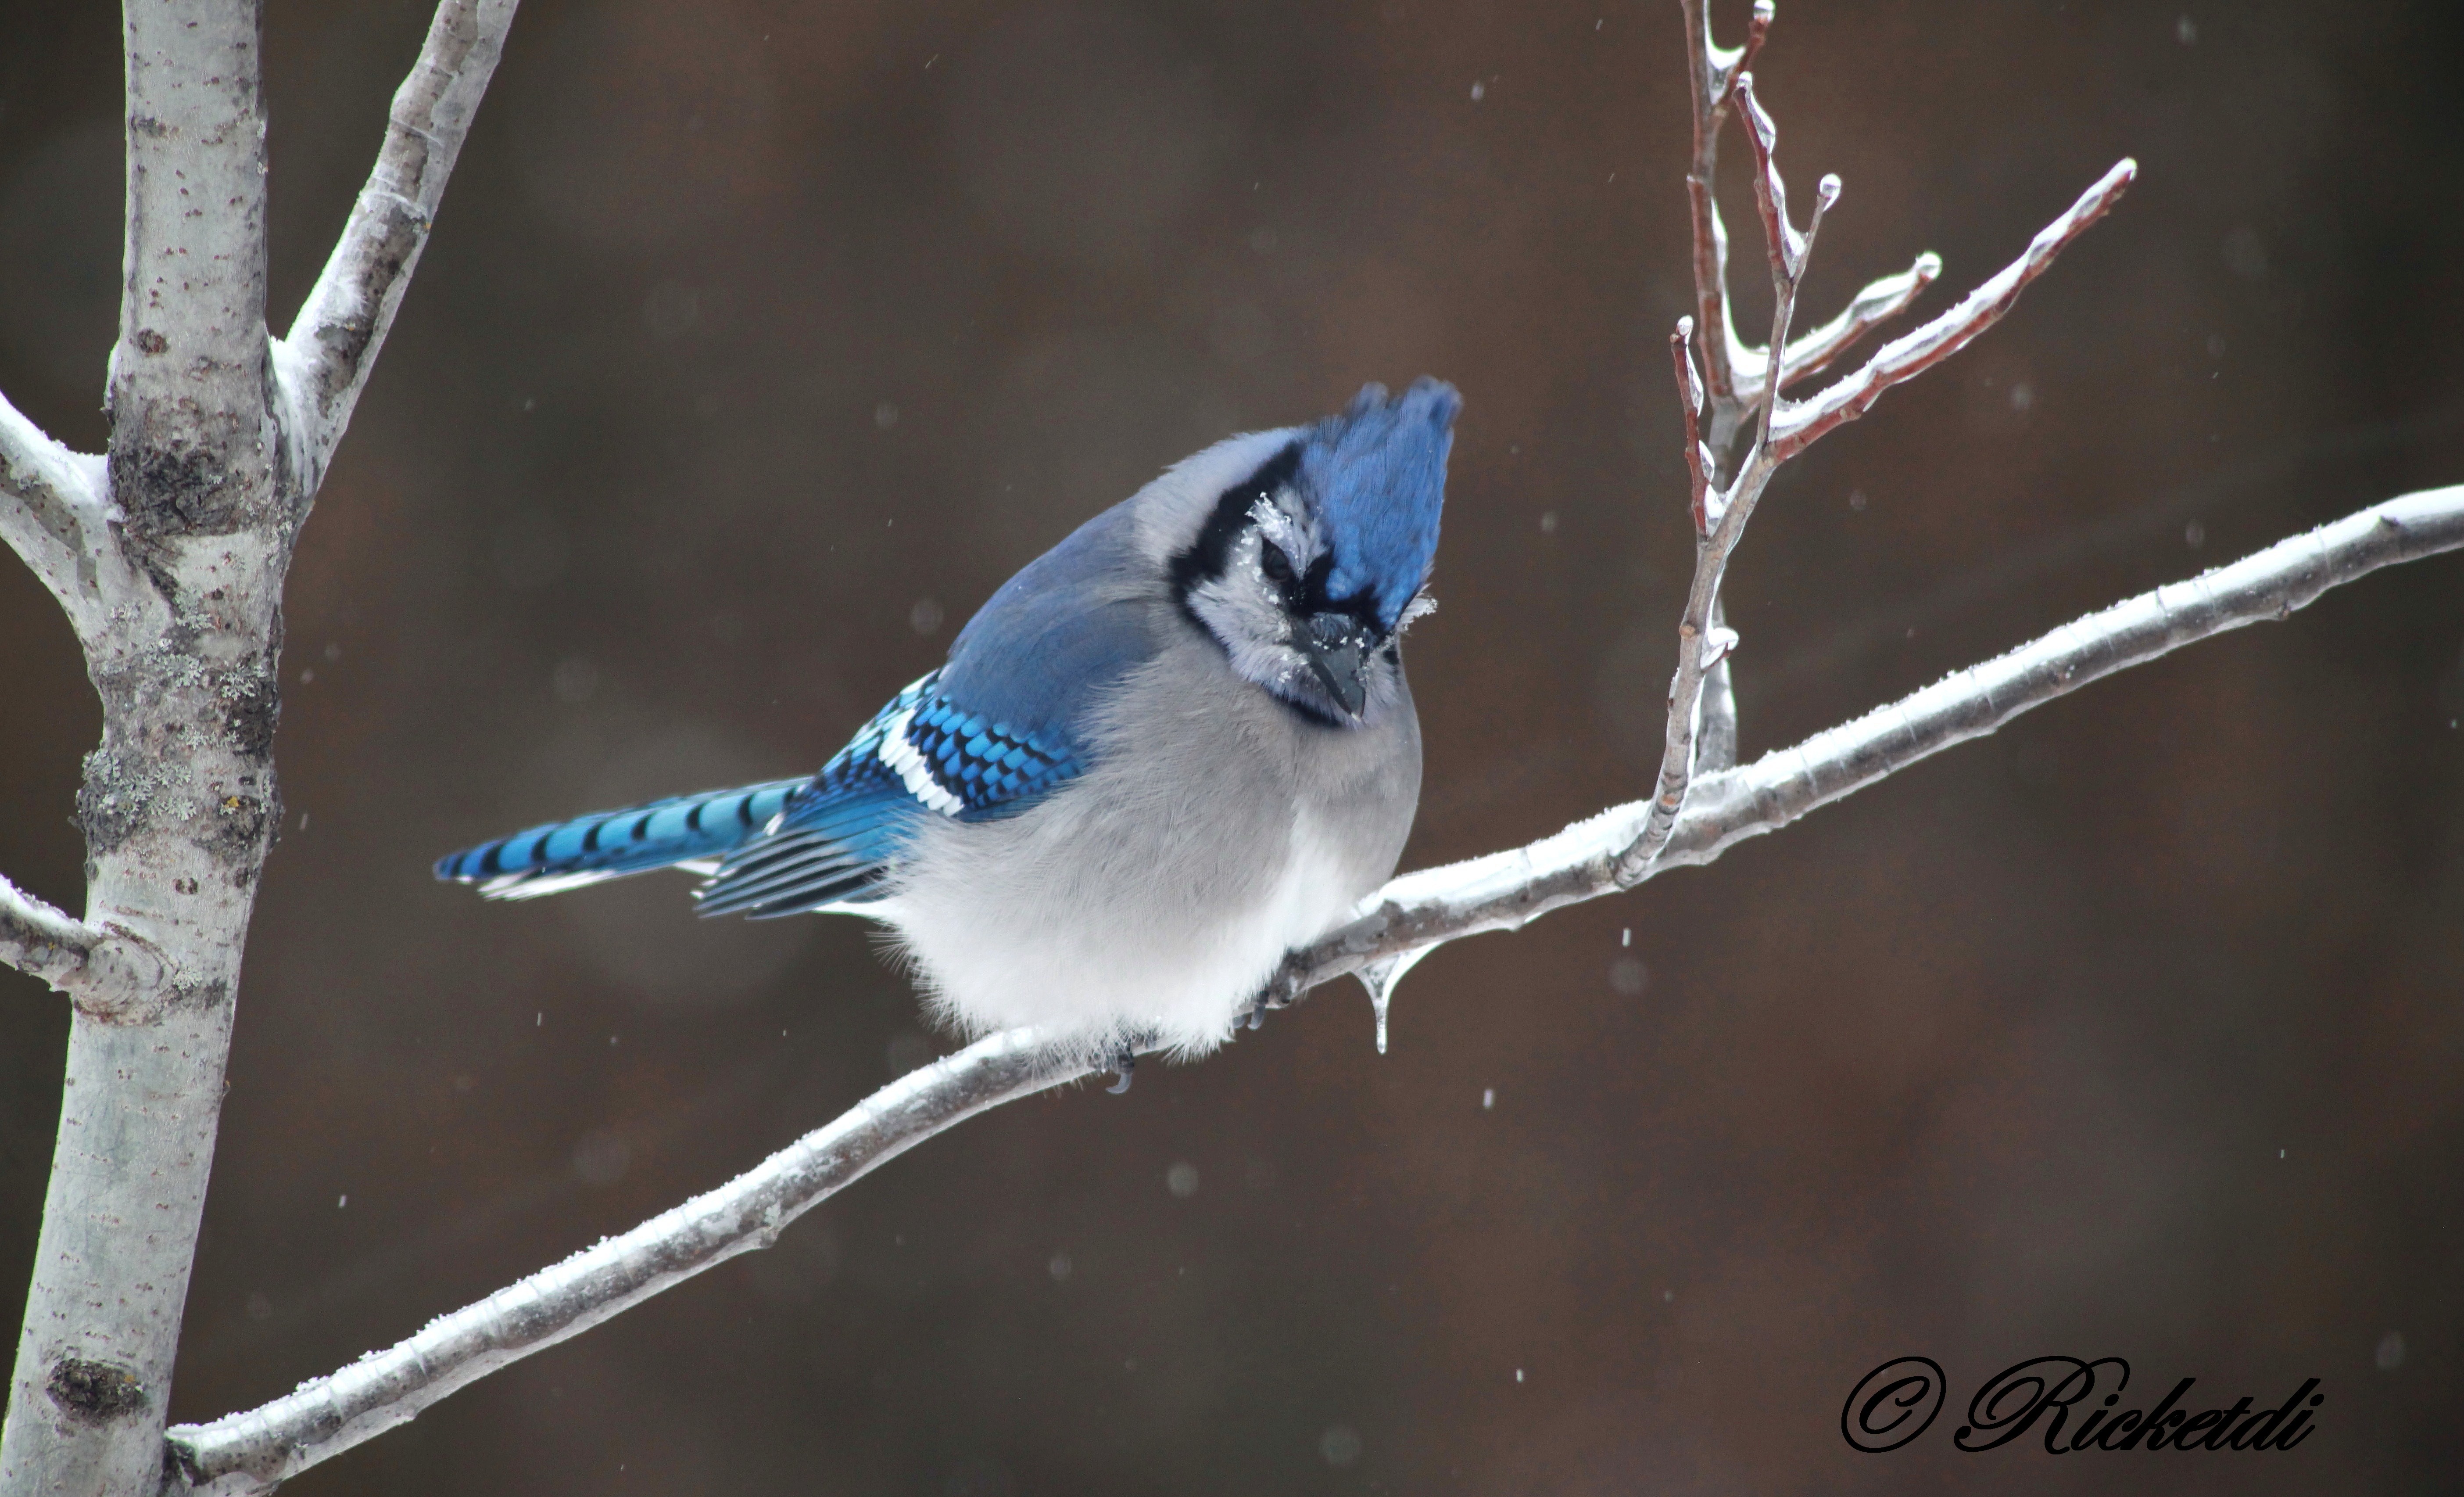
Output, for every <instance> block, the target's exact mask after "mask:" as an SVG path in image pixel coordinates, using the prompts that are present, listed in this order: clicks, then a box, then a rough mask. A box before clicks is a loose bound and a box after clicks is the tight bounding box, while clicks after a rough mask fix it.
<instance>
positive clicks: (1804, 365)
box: [1731, 250, 1942, 389]
mask: <svg viewBox="0 0 2464 1497" xmlns="http://www.w3.org/2000/svg"><path fill="white" fill-rule="evenodd" d="M1940 275H1942V256H1940V255H1938V254H1936V253H1933V252H1932V251H1930V250H1928V251H1926V252H1925V253H1923V254H1920V255H1918V256H1917V258H1916V263H1915V264H1913V265H1911V266H1909V267H1908V268H1907V269H1906V270H1903V271H1902V272H1900V273H1899V274H1898V275H1885V276H1883V277H1882V278H1881V279H1880V280H1877V281H1872V282H1869V283H1868V284H1867V285H1866V287H1865V289H1864V290H1862V291H1859V293H1857V295H1856V296H1854V297H1850V298H1849V301H1848V305H1847V307H1846V308H1845V309H1844V310H1842V311H1841V312H1840V314H1839V315H1838V316H1837V317H1836V318H1833V319H1831V320H1830V321H1828V322H1825V323H1823V324H1822V325H1821V326H1820V327H1817V328H1815V330H1814V331H1813V332H1811V333H1808V334H1806V335H1805V336H1804V337H1802V338H1799V339H1797V340H1796V341H1793V342H1792V343H1790V344H1789V345H1788V370H1787V373H1786V375H1785V382H1786V384H1788V385H1794V384H1795V383H1796V382H1797V381H1799V380H1803V379H1807V378H1810V377H1811V376H1813V375H1815V374H1818V373H1820V372H1821V371H1822V370H1824V369H1826V368H1828V367H1829V366H1830V364H1831V362H1832V361H1833V360H1835V359H1837V358H1838V357H1839V356H1840V355H1841V354H1843V353H1845V352H1847V351H1848V350H1849V349H1850V348H1851V347H1853V346H1855V345H1856V342H1857V340H1859V339H1860V338H1862V337H1864V336H1865V335H1866V334H1867V333H1869V332H1872V331H1873V330H1874V329H1875V328H1877V327H1879V326H1881V324H1882V323H1884V322H1887V321H1889V320H1890V319H1893V318H1895V317H1898V316H1899V315H1900V314H1901V313H1903V312H1904V311H1906V310H1907V308H1908V305H1909V303H1911V302H1913V301H1915V300H1916V299H1917V297H1920V296H1922V295H1924V294H1925V288H1926V287H1927V286H1930V285H1932V284H1933V283H1934V281H1935V279H1936V278H1937V277H1939V276H1940ZM1731 358H1732V359H1733V361H1734V365H1735V368H1736V371H1737V379H1738V380H1739V381H1740V382H1741V383H1742V384H1743V385H1745V387H1746V388H1748V389H1751V388H1753V387H1754V385H1756V384H1758V383H1760V382H1761V381H1762V380H1763V378H1764V369H1763V360H1764V358H1765V353H1764V350H1762V349H1760V348H1739V349H1736V350H1734V351H1733V352H1732V354H1731Z"/></svg>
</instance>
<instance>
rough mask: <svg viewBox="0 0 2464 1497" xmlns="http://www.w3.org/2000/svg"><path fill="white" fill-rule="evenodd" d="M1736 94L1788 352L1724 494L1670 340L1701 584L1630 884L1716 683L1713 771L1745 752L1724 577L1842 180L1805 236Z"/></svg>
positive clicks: (1657, 843)
mask: <svg viewBox="0 0 2464 1497" xmlns="http://www.w3.org/2000/svg"><path fill="white" fill-rule="evenodd" d="M1735 93H1736V99H1737V103H1738V105H1739V107H1740V108H1741V109H1742V110H1743V112H1744V117H1745V123H1746V138H1747V141H1748V143H1749V144H1750V145H1751V146H1752V147H1753V152H1754V167H1755V172H1754V201H1755V203H1756V204H1757V205H1758V206H1759V207H1760V209H1761V210H1762V219H1763V236H1764V239H1765V240H1766V242H1767V243H1768V245H1769V249H1770V261H1771V303H1772V305H1771V342H1770V344H1769V345H1768V346H1770V347H1772V348H1777V349H1780V350H1782V354H1781V358H1780V360H1779V362H1778V363H1773V364H1771V366H1770V367H1769V369H1768V371H1767V372H1766V374H1765V377H1764V380H1763V393H1762V398H1761V400H1760V401H1759V402H1758V404H1759V405H1760V406H1761V407H1762V412H1763V415H1762V423H1761V427H1760V429H1758V430H1757V431H1756V432H1755V435H1754V443H1753V449H1752V451H1750V452H1749V453H1748V454H1747V457H1746V460H1745V462H1744V464H1743V465H1742V467H1741V469H1740V471H1739V472H1738V473H1737V476H1736V479H1735V481H1734V482H1733V483H1731V484H1729V485H1728V486H1727V489H1726V491H1725V492H1724V491H1723V490H1721V489H1720V488H1719V487H1718V486H1717V483H1716V481H1714V480H1713V479H1712V476H1711V475H1712V473H1714V471H1715V468H1714V462H1713V460H1712V459H1713V456H1714V454H1713V453H1712V452H1711V451H1710V450H1709V449H1707V448H1705V447H1704V446H1703V444H1702V442H1701V440H1700V432H1699V422H1698V418H1697V412H1696V410H1695V402H1696V399H1697V395H1696V389H1695V385H1694V366H1693V362H1692V361H1691V360H1690V359H1688V358H1687V357H1686V349H1687V345H1688V343H1689V342H1690V339H1689V337H1688V335H1689V333H1690V331H1691V329H1690V328H1689V327H1688V326H1687V325H1686V324H1685V323H1684V322H1681V323H1680V324H1679V326H1678V332H1677V337H1676V339H1675V340H1674V341H1673V342H1672V344H1671V347H1672V351H1673V353H1674V355H1675V358H1676V361H1677V380H1678V386H1679V391H1680V394H1681V396H1682V398H1683V402H1684V404H1685V407H1686V411H1685V432H1686V448H1687V452H1686V468H1687V472H1688V476H1689V479H1690V481H1691V483H1692V486H1693V511H1694V526H1695V534H1696V538H1697V539H1696V541H1695V547H1694V581H1693V583H1692V585H1691V586H1690V587H1689V588H1688V589H1687V591H1686V595H1685V612H1684V615H1683V617H1682V618H1681V619H1680V620H1679V621H1678V625H1677V674H1676V678H1675V679H1674V680H1672V681H1671V682H1670V683H1669V687H1668V727H1667V733H1666V736H1665V740H1664V742H1663V744H1662V747H1661V759H1660V783H1659V788H1658V790H1657V792H1656V793H1655V794H1654V795H1653V797H1652V802H1651V813H1650V815H1648V816H1647V817H1645V818H1644V820H1643V824H1642V826H1641V828H1640V830H1639V831H1638V832H1637V833H1636V835H1635V839H1634V842H1633V844H1632V845H1631V846H1630V847H1628V848H1626V849H1625V851H1624V852H1623V853H1621V854H1620V855H1619V856H1618V858H1617V878H1618V880H1619V881H1620V882H1621V883H1625V884H1632V883H1634V882H1636V881H1637V880H1638V879H1639V878H1640V877H1641V875H1642V871H1643V870H1645V869H1647V868H1649V867H1650V866H1651V862H1652V859H1654V858H1656V857H1658V856H1659V855H1660V849H1661V848H1662V847H1664V846H1665V845H1666V844H1667V841H1668V839H1669V837H1670V836H1671V835H1672V834H1673V833H1674V832H1675V831H1676V829H1677V818H1678V814H1679V812H1681V811H1682V810H1683V809H1684V805H1685V797H1686V795H1687V793H1688V790H1689V787H1690V786H1691V785H1692V783H1693V780H1694V773H1695V769H1696V761H1697V757H1698V746H1699V744H1700V742H1701V739H1702V735H1703V730H1704V727H1705V717H1704V699H1705V688H1706V687H1707V686H1708V685H1709V684H1710V683H1711V682H1713V681H1714V680H1716V681H1717V682H1718V690H1717V692H1716V693H1713V694H1714V696H1715V698H1716V701H1715V705H1714V707H1713V711H1712V717H1711V724H1710V726H1711V737H1712V738H1713V739H1714V740H1715V741H1716V742H1717V744H1718V750H1717V758H1716V759H1715V760H1714V766H1713V767H1715V768H1721V767H1726V765H1727V763H1730V762H1733V761H1734V759H1735V756H1736V740H1737V723H1736V695H1735V693H1734V691H1733V690H1732V688H1731V686H1730V683H1729V679H1728V675H1727V658H1728V654H1729V652H1730V651H1731V650H1733V649H1735V648H1736V644H1737V636H1736V632H1735V631H1734V630H1732V629H1730V628H1728V627H1727V626H1726V625H1725V624H1724V623H1722V622H1721V621H1722V619H1723V618H1724V616H1725V615H1724V614H1723V613H1722V611H1721V608H1720V583H1721V582H1722V580H1723V579H1724V578H1725V577H1726V576H1727V566H1728V558H1729V557H1730V556H1731V555H1732V554H1734V552H1735V551H1736V548H1737V541H1738V540H1739V539H1741V538H1743V536H1744V535H1745V530H1746V522H1747V521H1748V520H1749V519H1751V518H1752V517H1753V512H1754V506H1755V505H1756V504H1757V503H1758V502H1760V500H1761V498H1762V494H1763V490H1764V488H1765V487H1766V486H1767V485H1769V484H1770V482H1771V474H1772V473H1774V472H1776V471H1777V470H1778V468H1779V464H1780V461H1781V459H1780V458H1779V457H1777V456H1775V455H1773V453H1772V451H1771V412H1772V411H1774V410H1776V409H1778V408H1779V405H1780V394H1779V391H1780V385H1781V383H1782V381H1784V380H1785V379H1786V378H1787V373H1788V361H1787V355H1786V350H1787V348H1788V328H1789V322H1790V320H1791V319H1793V317H1794V316H1795V315H1796V297H1797V291H1798V288H1799V287H1801V286H1802V285H1803V284H1804V280H1805V267H1806V264H1807V263H1808V261H1809V260H1810V259H1811V258H1812V257H1813V253H1814V242H1815V235H1816V234H1817V233H1819V232H1820V231H1821V229H1822V217H1823V215H1824V214H1825V213H1827V212H1829V211H1830V210H1831V206H1832V205H1833V204H1834V203H1837V202H1838V201H1839V179H1838V178H1837V177H1836V176H1826V177H1824V178H1823V179H1822V182H1821V185H1820V187H1819V188H1818V189H1817V191H1816V193H1815V204H1814V218H1813V220H1812V222H1810V223H1809V224H1808V225H1807V226H1806V229H1805V231H1804V232H1803V233H1799V232H1797V230H1796V226H1795V225H1794V224H1792V223H1791V222H1789V216H1788V188H1787V186H1786V184H1785V183H1783V182H1782V181H1781V179H1780V173H1779V166H1778V165H1777V163H1776V161H1775V160H1774V156H1773V152H1774V151H1775V149H1776V148H1777V145H1778V143H1779V132H1778V129H1777V128H1776V127H1775V126H1774V125H1773V124H1772V123H1771V117H1770V116H1769V115H1768V114H1765V113H1764V112H1763V108H1762V105H1761V104H1760V103H1758V102H1757V101H1756V100H1755V99H1754V80H1753V75H1752V74H1750V73H1746V72H1742V71H1741V72H1739V73H1738V75H1737V77H1736V84H1735ZM1725 296H1726V292H1725V290H1724V291H1723V297H1725Z"/></svg>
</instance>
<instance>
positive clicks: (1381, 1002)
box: [1354, 946, 1437, 1055]
mask: <svg viewBox="0 0 2464 1497" xmlns="http://www.w3.org/2000/svg"><path fill="white" fill-rule="evenodd" d="M1435 950H1437V947H1435V946H1415V947H1413V948H1412V949H1411V950H1410V951H1406V952H1397V953H1396V954H1395V955H1394V956H1392V957H1385V958H1379V959H1378V960H1376V961H1373V962H1371V963H1370V964H1369V965H1367V966H1365V967H1363V968H1361V969H1360V970H1359V972H1357V973H1355V974H1354V976H1356V977H1358V978H1359V979H1360V985H1361V986H1362V987H1365V988H1367V989H1368V990H1369V1006H1370V1008H1371V1009H1373V1010H1374V1011H1375V1013H1376V1015H1377V1053H1378V1054H1380V1055H1383V1054H1385V1053H1386V1005H1387V1003H1388V1002H1390V1001H1391V1000H1392V999H1393V998H1394V996H1395V984H1397V982H1400V981H1402V980H1403V974H1404V973H1406V972H1409V971H1411V970H1412V969H1413V967H1415V966H1417V965H1419V960H1420V958H1423V957H1425V956H1427V955H1428V954H1429V953H1431V952H1433V951H1435Z"/></svg>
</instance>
